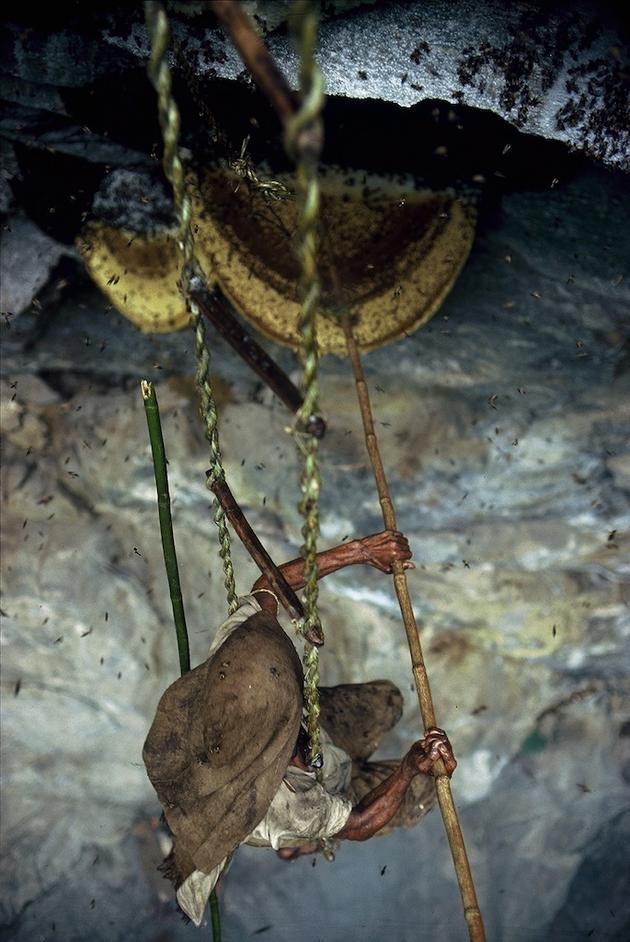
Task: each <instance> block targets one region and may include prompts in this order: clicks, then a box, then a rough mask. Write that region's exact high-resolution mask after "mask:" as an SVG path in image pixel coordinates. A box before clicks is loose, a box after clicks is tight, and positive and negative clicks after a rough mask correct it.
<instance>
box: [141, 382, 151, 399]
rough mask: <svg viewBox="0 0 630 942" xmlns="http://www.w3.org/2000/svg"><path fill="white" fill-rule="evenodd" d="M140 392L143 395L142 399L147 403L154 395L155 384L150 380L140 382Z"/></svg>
mask: <svg viewBox="0 0 630 942" xmlns="http://www.w3.org/2000/svg"><path fill="white" fill-rule="evenodd" d="M140 392H141V393H142V398H143V399H144V400H145V401H146V400H147V399H150V398H151V396H152V395H153V383H152V382H150V381H149V380H148V379H142V380H140Z"/></svg>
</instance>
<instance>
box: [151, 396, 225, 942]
mask: <svg viewBox="0 0 630 942" xmlns="http://www.w3.org/2000/svg"><path fill="white" fill-rule="evenodd" d="M140 391H141V392H142V400H143V402H144V411H145V415H146V417H147V427H148V429H149V440H150V442H151V453H152V455H153V472H154V474H155V487H156V490H157V498H158V515H159V518H160V536H161V537H162V550H163V552H164V565H165V567H166V575H167V577H168V588H169V592H170V595H171V604H172V606H173V620H174V622H175V632H176V634H177V650H178V652H179V669H180V673H181V674H182V675H183V674H187V673H188V671H189V670H190V648H189V645H188V629H187V628H186V616H185V614H184V600H183V598H182V589H181V585H180V582H179V567H178V565H177V552H176V550H175V537H174V536H173V519H172V517H171V498H170V495H169V492H168V473H167V471H166V451H165V449H164V438H163V436H162V423H161V421H160V407H159V405H158V401H157V396H156V394H155V387H154V386H153V383H150V382H149V381H148V380H146V379H143V380H142V382H141V383H140ZM210 916H211V920H212V938H213V942H221V915H220V913H219V902H218V900H217V894H216V891H215V890H213V891H212V893H211V894H210Z"/></svg>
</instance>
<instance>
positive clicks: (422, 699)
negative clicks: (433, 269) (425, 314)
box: [343, 316, 486, 942]
mask: <svg viewBox="0 0 630 942" xmlns="http://www.w3.org/2000/svg"><path fill="white" fill-rule="evenodd" d="M343 329H344V333H345V337H346V344H347V347H348V354H349V356H350V359H351V362H352V371H353V373H354V380H355V385H356V389H357V398H358V400H359V407H360V409H361V419H362V422H363V431H364V433H365V443H366V446H367V450H368V454H369V456H370V462H371V464H372V470H373V471H374V478H375V481H376V487H377V490H378V497H379V501H380V505H381V511H382V513H383V522H384V524H385V527H386V528H387V529H388V530H396V529H397V526H396V512H395V510H394V504H393V502H392V499H391V495H390V491H389V485H388V483H387V478H386V476H385V469H384V468H383V462H382V460H381V453H380V449H379V445H378V440H377V438H376V433H375V431H374V420H373V418H372V408H371V406H370V395H369V392H368V387H367V383H366V382H365V374H364V372H363V366H362V364H361V358H360V355H359V350H358V347H357V344H356V341H355V339H354V333H353V330H352V325H351V323H350V319H349V317H348V316H346V317H344V319H343ZM392 570H393V575H394V588H395V590H396V596H397V598H398V604H399V605H400V611H401V614H402V618H403V623H404V625H405V632H406V633H407V641H408V643H409V653H410V654H411V664H412V669H413V676H414V680H415V683H416V690H417V692H418V702H419V704H420V713H421V715H422V722H423V723H424V726H425V728H427V729H428V727H429V726H435V725H436V722H435V710H434V708H433V698H432V696H431V687H430V685H429V678H428V675H427V670H426V667H425V663H424V657H423V655H422V646H421V644H420V635H419V633H418V626H417V624H416V619H415V615H414V613H413V606H412V604H411V598H410V596H409V588H408V586H407V576H406V574H405V570H404V568H403V564H402V563H400V562H395V563H394V564H393V566H392ZM434 770H435V771H434V775H435V787H436V791H437V798H438V802H439V805H440V811H441V812H442V818H443V820H444V828H445V830H446V834H447V837H448V842H449V846H450V848H451V855H452V857H453V864H454V867H455V872H456V874H457V882H458V883H459V890H460V893H461V897H462V902H463V904H464V916H465V918H466V923H467V925H468V933H469V936H470V939H471V942H484V940H485V938H486V935H485V930H484V926H483V920H482V917H481V911H480V909H479V904H478V902H477V894H476V892H475V884H474V882H473V878H472V872H471V870H470V864H469V862H468V855H467V853H466V846H465V844H464V836H463V834H462V830H461V827H460V824H459V818H458V816H457V809H456V808H455V802H454V801H453V794H452V792H451V783H450V780H449V777H448V775H447V774H446V771H445V769H444V764H443V762H442V760H441V759H440V760H439V762H437V763H436V764H435V766H434Z"/></svg>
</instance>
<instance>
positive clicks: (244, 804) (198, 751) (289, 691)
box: [143, 612, 303, 884]
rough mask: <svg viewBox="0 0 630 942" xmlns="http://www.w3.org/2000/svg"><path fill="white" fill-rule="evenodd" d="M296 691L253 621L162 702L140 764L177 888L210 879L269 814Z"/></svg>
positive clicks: (281, 642) (290, 653)
mask: <svg viewBox="0 0 630 942" xmlns="http://www.w3.org/2000/svg"><path fill="white" fill-rule="evenodd" d="M302 682H303V677H302V666H301V664H300V659H299V657H298V655H297V652H296V650H295V648H294V647H293V644H292V643H291V641H290V640H289V638H288V637H287V635H286V634H285V633H284V631H283V630H282V628H281V627H280V625H279V624H278V622H277V621H276V619H275V618H273V617H272V616H271V615H269V614H267V613H265V612H259V613H257V614H256V615H252V616H251V617H250V618H248V619H247V620H246V621H245V622H243V624H242V625H241V626H239V627H238V628H237V629H236V630H235V631H233V632H232V634H231V635H230V636H229V637H228V638H227V640H226V641H225V642H224V643H223V644H222V645H221V646H220V647H219V648H218V649H217V650H216V651H215V652H214V654H213V655H212V656H211V657H209V658H208V660H207V661H204V662H203V664H200V665H199V667H196V668H195V669H194V670H192V671H190V672H189V673H188V674H185V675H184V676H183V677H180V678H179V680H176V681H175V683H173V684H171V686H170V687H169V688H168V690H166V692H165V693H164V695H163V696H162V699H161V700H160V702H159V705H158V708H157V713H156V716H155V719H154V721H153V724H152V726H151V729H150V730H149V735H148V736H147V739H146V742H145V744H144V749H143V759H144V763H145V765H146V768H147V773H148V775H149V778H150V780H151V782H152V784H153V786H154V788H155V790H156V792H157V795H158V798H159V799H160V802H161V803H162V806H163V808H164V813H165V816H166V820H167V821H168V824H169V827H170V828H171V830H172V832H173V834H174V837H175V847H174V863H175V870H174V873H173V874H172V876H173V877H174V879H175V882H176V884H177V883H181V882H182V881H183V880H184V879H185V878H186V877H187V876H188V875H189V873H191V872H192V871H193V870H195V869H197V870H202V871H203V872H204V873H209V872H210V871H211V870H212V869H213V867H215V866H216V865H217V864H219V863H220V862H221V861H222V860H223V859H224V858H225V857H227V856H229V855H230V854H231V853H232V852H233V851H234V850H235V848H236V847H237V846H238V845H239V844H240V843H241V842H242V841H243V840H244V839H245V838H246V837H247V835H248V834H249V833H250V832H251V831H252V830H253V829H254V828H255V827H256V825H257V824H258V823H259V821H260V820H261V819H262V818H263V817H264V815H265V814H266V812H267V809H268V807H269V805H270V803H271V800H272V798H273V796H274V795H275V793H276V791H277V790H278V788H279V787H280V783H281V782H282V779H283V777H284V775H285V772H286V769H287V766H288V764H289V762H290V760H291V756H292V754H293V749H294V746H295V743H296V739H297V735H298V730H299V726H300V720H301V717H302Z"/></svg>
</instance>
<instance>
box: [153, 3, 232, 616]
mask: <svg viewBox="0 0 630 942" xmlns="http://www.w3.org/2000/svg"><path fill="white" fill-rule="evenodd" d="M144 8H145V17H146V23H147V28H148V31H149V36H150V39H151V55H150V58H149V63H148V66H147V72H148V74H149V78H150V80H151V83H152V84H153V86H154V88H155V90H156V92H157V98H158V117H159V121H160V128H161V131H162V138H163V141H164V156H163V158H162V164H163V167H164V173H165V174H166V177H167V179H168V180H169V182H170V184H171V186H172V188H173V199H174V202H175V212H176V215H177V220H178V233H177V244H178V247H179V249H180V251H181V253H182V278H181V283H180V288H181V290H182V293H183V294H184V298H185V300H186V304H187V307H188V310H189V312H190V315H191V319H192V326H193V329H194V333H195V357H196V360H197V373H196V382H197V388H198V391H199V399H200V413H201V417H202V419H203V423H204V431H205V437H206V441H207V442H208V445H209V446H210V472H209V475H208V480H207V484H208V487H210V486H211V485H212V484H213V483H214V482H215V481H217V480H221V479H224V478H225V472H224V470H223V462H222V458H221V448H220V446H219V432H218V425H217V408H216V403H215V399H214V392H213V389H212V384H211V380H210V351H209V349H208V344H207V342H206V330H205V324H204V321H203V318H202V315H201V311H200V310H199V307H198V306H197V304H195V302H194V301H193V300H191V299H190V298H189V297H188V296H187V294H186V292H185V285H186V284H187V283H188V280H189V278H190V277H191V275H192V274H195V275H198V276H200V277H202V278H203V277H204V276H203V272H202V270H201V266H200V265H199V262H198V261H197V258H196V257H195V244H194V237H193V232H192V225H191V217H192V207H191V201H190V197H189V195H188V192H187V190H186V179H185V172H184V166H183V164H182V161H181V158H180V156H179V129H180V119H179V110H178V108H177V103H176V102H175V99H174V98H173V94H172V83H171V73H170V69H169V67H168V62H167V61H166V51H167V49H168V45H169V42H170V30H169V26H168V19H167V16H166V13H165V11H164V7H163V6H162V4H161V3H159V2H156V0H146V2H145V5H144ZM213 518H214V522H215V524H216V525H217V528H218V531H219V556H220V557H221V560H222V562H223V576H224V579H223V581H224V584H225V590H226V594H227V600H228V607H229V611H230V613H232V612H234V611H235V610H236V607H237V605H238V602H237V595H236V584H235V580H234V568H233V566H232V558H231V545H230V533H229V530H228V528H227V522H226V519H225V513H224V512H223V508H222V507H221V505H220V503H219V501H218V500H217V498H216V497H215V498H213Z"/></svg>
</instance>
